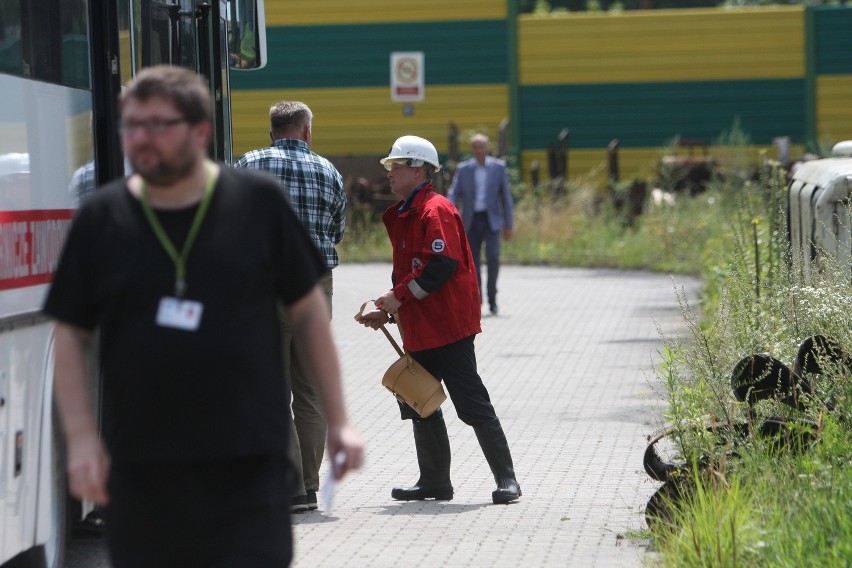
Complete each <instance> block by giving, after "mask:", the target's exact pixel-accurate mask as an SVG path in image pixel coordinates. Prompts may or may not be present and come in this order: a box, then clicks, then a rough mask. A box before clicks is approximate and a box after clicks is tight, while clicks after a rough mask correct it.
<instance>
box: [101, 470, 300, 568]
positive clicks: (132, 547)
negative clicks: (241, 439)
mask: <svg viewBox="0 0 852 568" xmlns="http://www.w3.org/2000/svg"><path fill="white" fill-rule="evenodd" d="M292 476H293V473H292V470H291V469H290V466H289V465H288V462H287V458H286V456H285V455H284V454H283V453H281V454H273V455H262V456H250V457H244V458H237V459H229V460H221V461H210V462H192V463H167V464H161V463H158V464H148V463H144V464H113V467H112V470H111V472H110V480H109V485H108V489H109V493H110V503H109V505H108V506H107V508H106V511H105V513H106V517H105V520H106V537H107V545H108V547H109V551H110V556H111V560H112V565H113V566H114V567H115V568H151V567H154V566H156V567H157V568H271V567H282V568H283V567H286V566H289V565H290V562H291V560H292V556H293V540H292V535H291V530H290V493H291V485H292Z"/></svg>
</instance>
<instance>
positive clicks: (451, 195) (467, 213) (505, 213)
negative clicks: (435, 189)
mask: <svg viewBox="0 0 852 568" xmlns="http://www.w3.org/2000/svg"><path fill="white" fill-rule="evenodd" d="M475 170H476V158H471V159H470V160H465V161H464V162H462V163H460V164H459V167H458V169H456V175H455V177H454V178H453V182H452V183H451V184H450V189H449V191H448V192H447V199H449V200H450V201H451V202H452V203H453V205H455V206H456V207H458V208H459V210H460V211H461V216H462V221H463V222H464V226H465V229H467V230H470V227H471V224H472V223H473V213H474V210H473V207H474V200H475V199H476V180H475V179H474V171H475ZM485 170H486V178H485V179H486V183H485V185H486V191H487V194H486V198H485V201H486V205H487V206H488V224H489V225H491V230H492V231H502V230H504V229H511V228H512V191H511V190H510V188H509V170H508V168H507V167H506V162H504V161H503V160H498V159H497V158H492V157H491V156H486V157H485Z"/></svg>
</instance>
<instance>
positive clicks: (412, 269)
mask: <svg viewBox="0 0 852 568" xmlns="http://www.w3.org/2000/svg"><path fill="white" fill-rule="evenodd" d="M381 163H382V164H383V165H384V166H385V169H387V170H388V179H389V180H390V186H391V191H392V192H393V194H394V195H396V196H397V197H399V198H400V199H401V201H399V202H397V203H396V204H395V205H393V206H391V207H390V208H388V210H387V211H385V213H384V215H383V216H382V220H383V221H384V223H385V227H386V228H387V231H388V236H389V237H390V240H391V244H392V245H393V274H392V276H391V281H392V283H393V288H391V289H390V290H389V291H387V292H385V293H384V294H382V296H381V297H379V298H378V299H377V300H376V307H377V308H379V309H377V310H375V311H373V312H369V313H367V314H365V315H364V316H362V317H361V319H360V321H361V323H363V324H364V325H365V326H367V327H371V328H373V329H378V328H379V327H380V326H381V325H382V324H384V323H387V321H388V319H389V314H397V316H398V318H399V319H398V321H397V324H398V325H400V326H401V329H402V335H403V344H404V347H405V349H406V351H409V352H410V353H411V355H412V357H414V359H415V360H416V361H417V362H419V363H420V364H421V365H423V366H424V367H425V368H426V369H427V370H428V371H429V372H430V373H432V374H433V375H434V376H435V377H436V378H438V379H440V380H442V381H443V382H444V384H445V385H446V387H447V391H448V392H449V395H450V398H451V399H452V401H453V405H454V406H455V407H456V411H457V412H458V415H459V418H460V419H461V420H462V422H464V423H465V424H468V425H469V426H472V427H473V430H474V432H476V438H477V440H479V445H480V447H481V448H482V452H483V453H484V454H485V458H486V460H487V461H488V465H489V466H490V467H491V471H492V473H493V474H494V480H495V481H496V482H497V489H496V490H495V491H494V492H493V493H492V500H493V501H494V503H509V502H511V501H515V500H517V499H518V497H520V496H521V488H520V487H519V486H518V482H517V480H516V478H515V468H514V465H513V463H512V455H511V453H510V452H509V444H508V442H507V441H506V436H505V434H504V433H503V428H502V426H501V425H500V420H499V419H498V418H497V414H496V413H495V411H494V407H493V406H492V405H491V399H490V397H489V396H488V390H487V389H486V388H485V385H484V384H482V379H481V378H480V376H479V374H478V373H477V371H476V352H475V350H474V344H473V342H474V338H475V337H476V334H477V333H480V332H481V331H482V329H481V327H480V301H479V283H478V280H477V277H476V267H475V265H474V262H473V255H472V254H471V251H470V245H469V244H468V241H467V236H466V235H465V231H464V224H463V223H462V220H461V217H460V216H459V213H458V210H457V209H456V207H455V206H454V205H453V204H452V203H450V202H449V201H448V200H447V199H446V198H445V197H444V196H442V195H439V194H437V193H435V192H434V191H432V183H431V179H432V175H433V174H434V173H435V172H437V171H438V170H440V168H441V166H440V162H439V161H438V152H437V150H435V147H434V146H433V145H432V144H431V143H430V142H429V141H428V140H425V139H423V138H420V137H418V136H403V137H401V138H399V139H397V140H396V142H394V144H393V147H392V148H391V151H390V153H389V155H388V156H387V157H386V158H384V159H383V160H381ZM400 413H401V417H402V419H403V420H406V419H411V420H412V422H413V425H414V443H415V447H416V448H417V462H418V464H419V466H420V479H418V481H417V483H415V484H414V486H413V487H409V488H400V487H396V488H394V489H393V491H392V492H391V496H392V497H393V498H394V499H397V500H400V501H411V500H422V499H430V498H431V499H440V500H450V499H452V498H453V485H452V483H451V482H450V443H449V439H448V437H447V426H446V424H445V422H444V417H443V414H442V412H441V409H438V410H437V411H436V412H435V413H434V414H432V415H431V416H429V417H428V418H420V416H419V415H418V414H417V413H416V412H415V411H414V410H413V409H411V408H410V407H408V406H406V405H404V404H402V403H400Z"/></svg>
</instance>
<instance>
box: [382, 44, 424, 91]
mask: <svg viewBox="0 0 852 568" xmlns="http://www.w3.org/2000/svg"><path fill="white" fill-rule="evenodd" d="M390 67H391V68H390V71H391V100H392V101H400V102H411V101H422V100H423V95H424V82H423V52H422V51H405V52H403V51H396V52H393V53H391V60H390Z"/></svg>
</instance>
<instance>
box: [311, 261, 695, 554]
mask: <svg viewBox="0 0 852 568" xmlns="http://www.w3.org/2000/svg"><path fill="white" fill-rule="evenodd" d="M334 281H335V293H334V319H333V328H334V333H335V338H336V341H337V345H338V348H339V351H340V356H341V359H342V364H343V369H344V381H345V389H346V394H347V401H348V405H349V412H350V415H351V416H350V417H351V419H352V421H353V422H354V423H355V424H356V426H357V427H358V428H359V429H360V431H361V433H362V434H363V436H364V438H365V439H366V442H367V444H368V449H367V463H366V466H365V468H364V469H363V470H362V471H360V472H359V473H357V474H356V475H354V476H352V477H350V478H347V479H346V480H344V482H343V483H342V484H340V485H339V486H338V490H337V493H336V495H335V499H334V503H333V510H332V511H331V512H330V513H328V512H324V511H322V510H320V511H315V512H310V513H304V514H301V515H295V516H294V538H295V542H296V558H295V562H294V565H295V566H301V567H310V568H315V567H319V566H322V567H326V566H329V567H343V566H354V567H385V566H386V567H398V566H465V567H467V566H489V567H490V566H525V567H529V566H583V567H586V566H602V567H603V566H605V567H612V566H640V565H641V563H642V559H643V556H644V555H645V554H646V547H647V541H646V540H643V539H641V538H635V537H636V535H637V533H638V532H639V531H641V530H642V529H644V528H645V523H644V517H643V511H644V507H645V503H646V501H647V499H648V498H649V497H650V495H651V494H652V493H653V492H654V491H655V490H656V488H657V487H658V485H659V484H658V483H656V482H653V481H651V480H650V478H649V477H648V476H647V475H646V474H645V473H644V471H643V469H642V453H643V451H644V449H645V436H647V434H649V433H650V432H651V431H653V430H654V429H656V428H657V427H658V426H659V420H660V419H659V414H660V410H661V408H662V407H663V406H662V402H661V401H660V397H659V396H658V395H657V394H656V393H655V388H656V387H657V382H656V379H655V377H654V375H653V367H654V365H655V364H656V362H657V354H656V353H657V349H659V347H660V345H661V343H662V340H661V337H660V333H659V331H658V328H659V330H662V332H663V334H664V335H665V336H667V337H674V336H676V335H678V333H680V334H683V333H684V330H683V318H682V317H681V314H680V310H679V308H678V302H677V297H676V291H677V292H685V293H686V295H687V297H688V298H690V299H692V298H695V297H696V295H697V291H698V287H699V282H698V281H697V280H695V279H693V278H684V277H672V276H670V275H664V274H652V273H648V272H623V271H616V270H591V269H558V268H541V267H517V266H504V267H502V268H501V273H500V280H499V294H498V304H499V307H500V311H499V315H498V316H490V315H488V313H487V309H486V310H484V315H483V320H482V324H483V333H482V334H481V335H480V336H478V338H477V340H476V349H477V359H478V363H479V371H480V375H481V376H482V377H483V380H484V382H485V384H486V386H487V387H488V389H489V391H490V393H491V398H492V401H493V403H494V406H495V408H496V409H497V414H498V416H499V417H500V420H501V422H502V423H503V427H504V429H505V431H506V435H507V437H508V439H509V444H510V447H511V449H512V453H513V457H514V460H515V469H516V472H517V476H518V480H519V482H520V484H521V487H522V489H523V497H521V499H520V500H519V501H518V502H517V503H514V504H511V505H493V504H492V503H491V491H492V490H493V489H494V481H493V478H492V476H491V473H490V471H489V469H488V465H487V464H486V462H485V458H484V457H483V455H482V453H481V451H480V449H479V446H478V444H477V442H476V437H475V435H474V433H473V430H472V429H471V428H469V427H467V426H466V425H465V424H463V423H462V422H461V421H460V420H459V419H458V417H457V416H456V414H455V411H454V409H453V407H452V404H451V403H450V402H449V401H448V402H447V403H446V404H445V405H444V412H445V417H446V421H447V427H448V429H449V434H450V445H451V447H452V452H453V457H452V481H453V484H454V486H455V496H454V498H453V500H452V501H439V502H435V501H425V502H422V501H416V502H407V503H406V502H398V501H394V500H392V499H391V497H390V491H391V488H392V487H393V486H394V485H409V484H411V483H413V482H414V481H416V479H417V476H418V470H417V462H416V457H415V451H414V442H413V436H412V432H411V424H410V423H409V422H402V421H400V420H399V417H398V416H399V415H398V411H397V408H396V403H395V402H394V400H393V399H392V397H391V395H390V394H389V393H388V392H387V391H386V390H385V389H384V388H383V387H382V386H381V384H380V381H381V377H382V374H383V372H384V370H385V368H386V367H387V366H388V365H389V364H390V363H391V362H392V361H393V360H394V359H395V358H396V355H395V352H394V351H393V349H392V347H391V346H390V344H389V343H388V341H387V340H386V339H385V337H384V336H383V335H382V334H381V333H378V332H374V331H372V330H368V329H366V328H363V327H361V326H359V325H357V324H356V323H355V322H354V320H353V316H354V314H355V313H356V312H357V310H358V308H359V307H360V305H361V303H362V302H363V301H364V300H367V299H371V298H374V297H376V296H378V295H379V294H380V293H382V292H384V291H385V290H387V289H388V288H389V286H390V267H389V266H388V265H383V264H370V265H341V266H340V267H338V268H337V269H336V270H335V273H334ZM391 327H393V326H391ZM393 331H394V332H395V331H396V330H393ZM324 476H325V473H324V472H323V478H324Z"/></svg>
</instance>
